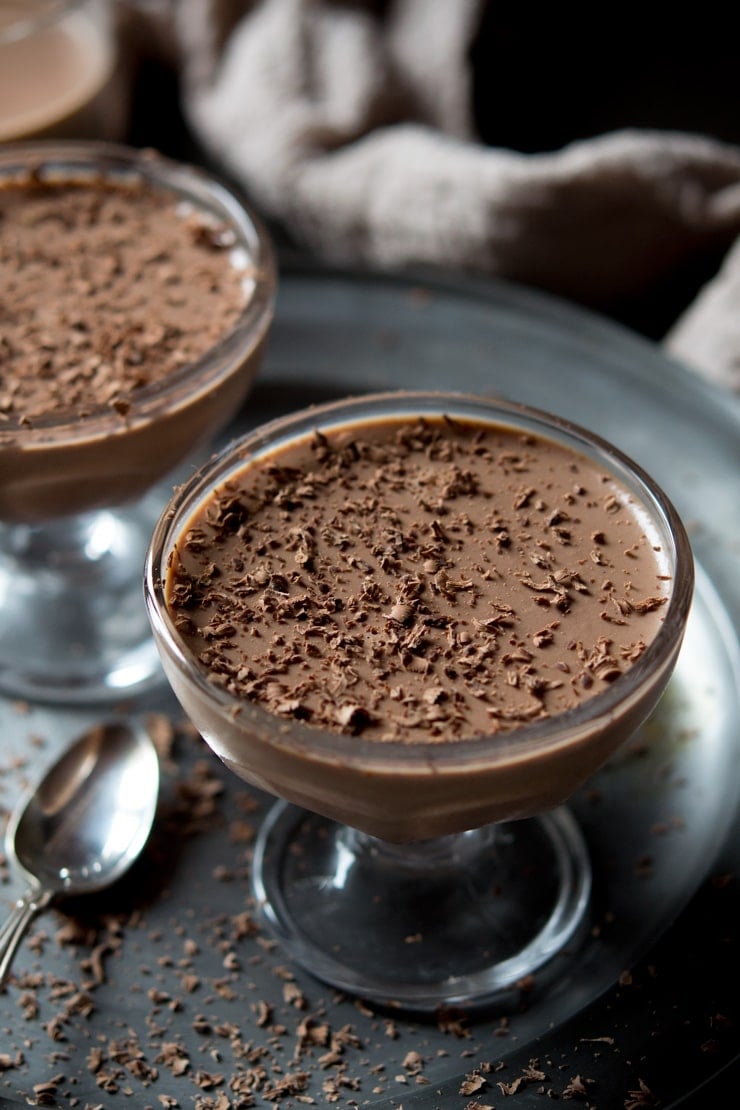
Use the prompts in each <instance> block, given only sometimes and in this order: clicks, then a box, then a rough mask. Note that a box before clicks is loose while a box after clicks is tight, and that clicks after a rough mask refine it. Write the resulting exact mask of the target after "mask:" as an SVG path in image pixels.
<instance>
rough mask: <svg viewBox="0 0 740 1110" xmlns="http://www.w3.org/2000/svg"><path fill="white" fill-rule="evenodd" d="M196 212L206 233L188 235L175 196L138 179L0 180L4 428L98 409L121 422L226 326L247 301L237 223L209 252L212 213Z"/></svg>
mask: <svg viewBox="0 0 740 1110" xmlns="http://www.w3.org/2000/svg"><path fill="white" fill-rule="evenodd" d="M189 219H190V221H191V222H192V223H193V224H195V225H199V226H200V227H201V229H202V234H199V235H197V236H193V235H190V234H183V231H184V230H186V224H185V221H184V219H183V216H182V215H181V213H180V211H179V204H178V201H177V198H175V197H174V196H173V194H171V193H170V192H168V191H165V190H159V189H154V188H152V187H151V186H148V185H146V184H144V183H143V181H142V182H141V183H138V184H131V183H126V184H121V185H118V184H116V183H115V182H114V181H113V180H112V179H111V180H105V181H104V180H102V179H96V180H94V181H93V182H91V183H89V182H86V183H81V182H77V183H75V182H72V183H69V182H66V183H65V182H53V181H51V180H46V179H44V180H43V181H42V182H41V183H39V184H38V185H33V184H32V182H31V181H30V180H29V181H27V182H18V181H17V180H16V181H12V182H9V183H6V184H4V185H3V186H2V187H0V222H2V228H3V234H2V237H0V267H2V270H3V278H4V287H5V288H6V290H7V296H6V297H5V307H6V309H7V311H6V313H5V316H4V319H3V340H2V362H3V375H2V383H1V392H0V426H2V425H3V424H5V425H10V426H12V425H14V424H17V425H19V426H28V425H31V424H33V422H34V421H35V420H36V419H37V418H39V417H42V416H44V415H48V414H49V413H63V414H74V415H75V416H77V417H82V416H84V415H86V414H87V413H88V412H89V411H90V410H91V409H92V408H93V407H94V406H96V405H100V406H109V407H110V408H112V409H113V410H114V411H115V412H116V413H118V414H119V415H120V416H121V419H122V421H125V420H126V419H127V417H128V414H129V412H130V409H131V405H132V400H133V398H134V397H135V396H136V394H137V393H139V392H140V391H141V390H142V389H143V388H144V387H146V386H147V385H149V384H150V383H152V382H156V381H158V380H160V379H162V378H163V377H165V376H167V375H169V374H172V373H174V372H175V371H177V370H179V369H180V368H181V367H182V366H183V365H184V364H186V363H189V362H192V361H194V360H195V359H197V358H199V357H200V356H201V355H203V354H204V353H205V351H206V350H208V349H209V348H210V347H212V346H213V344H214V343H215V342H216V341H217V340H218V339H219V338H220V337H221V336H222V335H224V334H226V333H227V332H228V331H230V330H231V328H232V327H233V325H234V323H235V322H236V320H237V318H238V316H239V314H240V313H241V311H242V310H243V307H244V305H245V303H246V299H247V296H246V294H245V284H244V273H243V272H240V270H239V269H238V268H237V267H236V266H235V265H234V262H233V261H232V257H231V248H230V247H227V246H226V239H228V237H229V233H230V229H228V228H226V227H220V228H219V229H218V237H219V242H222V243H223V245H221V246H220V247H218V249H214V246H213V242H212V236H213V234H214V231H215V229H214V228H213V227H211V226H210V217H208V220H209V222H206V217H205V216H203V217H201V216H200V215H198V214H196V213H193V214H192V215H191V216H190V217H189ZM231 234H233V233H231ZM224 235H225V236H226V239H224ZM185 274H187V280H184V276H185ZM28 305H38V306H42V307H40V308H39V309H38V310H37V311H33V312H32V311H30V310H29V309H28V308H27V306H28ZM153 305H155V306H156V311H153Z"/></svg>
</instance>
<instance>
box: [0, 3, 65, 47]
mask: <svg viewBox="0 0 740 1110" xmlns="http://www.w3.org/2000/svg"><path fill="white" fill-rule="evenodd" d="M84 5H85V0H48V4H47V6H46V7H42V8H39V9H38V10H37V11H36V12H35V13H34V12H31V13H30V14H29V13H28V12H26V13H21V14H19V15H18V17H17V18H16V19H14V20H13V22H12V23H9V24H8V25H7V26H6V27H5V28H1V27H0V46H4V45H7V44H9V43H14V42H20V41H21V40H22V39H25V38H29V37H30V36H31V35H35V34H36V33H37V32H38V31H43V30H44V28H45V27H51V26H53V25H54V24H55V23H57V22H58V21H59V20H61V19H65V18H66V17H67V16H68V15H69V14H70V13H71V12H73V11H74V10H75V8H82V7H84Z"/></svg>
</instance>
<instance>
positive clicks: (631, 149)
mask: <svg viewBox="0 0 740 1110" xmlns="http://www.w3.org/2000/svg"><path fill="white" fill-rule="evenodd" d="M480 11H481V0H455V2H454V3H450V2H449V0H391V2H387V3H382V2H380V0H344V2H339V0H261V2H260V0H179V2H178V3H176V4H175V5H174V6H172V8H171V16H172V19H173V26H174V28H175V32H176V35H177V41H178V43H179V51H180V59H179V64H180V67H181V72H182V82H183V104H184V111H185V114H186V117H187V119H188V121H189V123H190V125H191V127H192V128H193V130H194V132H195V134H196V135H197V137H198V139H199V140H200V142H201V143H202V145H203V146H204V148H205V149H206V150H207V151H208V152H209V154H210V155H211V156H212V157H213V158H215V159H216V160H217V161H218V162H220V163H221V164H222V165H223V166H224V167H225V168H226V169H227V170H228V171H229V172H230V173H231V174H232V175H233V176H234V177H235V178H236V179H237V180H239V181H240V182H241V183H242V185H243V186H244V187H245V189H246V190H247V192H248V193H249V194H250V195H251V197H252V199H253V200H254V202H255V203H256V204H257V205H258V206H259V207H260V208H261V209H262V210H263V212H264V213H265V214H266V215H268V216H270V217H272V218H274V219H275V220H277V221H279V222H280V224H282V225H283V226H284V228H285V229H287V231H288V232H289V233H290V234H291V235H292V236H293V237H294V238H295V239H296V240H297V241H298V242H300V243H301V244H303V245H304V246H306V247H308V248H311V249H312V250H313V251H314V252H316V253H317V254H318V255H320V256H321V257H323V258H325V259H327V260H330V261H332V262H338V263H342V264H349V265H362V266H368V265H369V266H372V267H385V268H389V267H394V268H398V267H413V266H414V265H419V264H423V265H425V266H429V265H434V266H442V267H444V268H446V269H450V268H453V269H460V270H467V271H475V272H479V273H483V274H489V275H497V276H499V277H503V278H508V279H513V280H515V281H517V282H521V283H524V284H527V285H531V286H537V287H540V288H543V289H546V290H549V291H551V292H554V293H556V294H559V295H561V296H563V297H566V298H569V299H572V300H575V301H578V302H581V303H583V304H587V305H590V306H594V307H597V308H604V307H608V306H609V305H610V304H612V303H615V302H619V301H620V300H624V299H626V298H634V297H640V296H642V295H645V296H649V294H650V291H651V290H652V289H654V288H655V287H657V286H658V285H659V283H660V282H661V281H664V280H665V279H666V277H669V276H670V274H671V272H672V271H674V270H676V269H677V268H681V267H683V266H685V265H686V264H687V263H688V262H691V260H692V259H695V258H696V259H699V258H702V257H705V256H706V255H707V253H708V252H714V253H715V254H717V255H718V256H719V257H721V256H722V254H724V255H725V262H724V265H723V266H722V268H721V269H720V271H719V272H718V273H717V274H716V276H715V277H714V278H713V279H711V280H710V281H709V283H708V284H707V285H706V286H705V287H704V288H703V289H701V291H700V292H699V295H698V296H697V298H696V299H695V300H694V302H693V303H692V304H691V305H690V306H689V308H688V309H687V310H686V311H685V312H684V313H683V314H682V315H681V317H680V318H679V319H677V320H676V321H675V323H674V324H673V326H672V328H671V329H670V331H669V332H668V334H667V335H666V337H665V340H664V342H665V346H666V348H667V349H668V351H669V352H670V353H672V354H673V355H675V356H677V357H679V358H680V359H681V360H682V361H684V362H685V363H687V364H689V365H691V366H693V367H694V368H695V369H696V370H697V371H698V372H699V373H701V374H703V375H704V376H706V377H707V378H709V379H712V380H713V381H715V382H719V383H722V384H723V385H725V386H728V387H730V388H733V389H735V390H738V391H740V313H738V311H737V308H738V305H740V239H739V238H738V237H739V236H740V149H736V148H734V147H732V146H729V145H727V144H723V143H720V142H718V141H714V140H711V139H707V138H702V137H699V136H694V135H689V134H679V133H674V132H638V131H623V132H617V133H611V134H606V135H603V136H600V137H598V138H595V139H590V140H586V141H581V142H574V143H573V144H572V145H569V146H567V147H565V148H564V149H562V150H560V151H557V152H555V153H547V154H534V155H524V154H519V153H516V152H513V151H510V150H503V149H493V148H490V147H486V146H484V145H483V144H482V143H480V142H479V141H477V140H476V136H475V134H474V132H473V121H472V109H471V88H470V81H471V74H470V63H469V61H468V58H467V51H468V47H469V45H470V42H471V39H472V37H473V34H474V32H475V28H476V26H477V20H478V19H479V17H480ZM502 110H505V106H502ZM736 240H737V242H736ZM733 244H735V245H734V246H733Z"/></svg>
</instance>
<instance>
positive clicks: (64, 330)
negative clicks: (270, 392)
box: [0, 142, 276, 702]
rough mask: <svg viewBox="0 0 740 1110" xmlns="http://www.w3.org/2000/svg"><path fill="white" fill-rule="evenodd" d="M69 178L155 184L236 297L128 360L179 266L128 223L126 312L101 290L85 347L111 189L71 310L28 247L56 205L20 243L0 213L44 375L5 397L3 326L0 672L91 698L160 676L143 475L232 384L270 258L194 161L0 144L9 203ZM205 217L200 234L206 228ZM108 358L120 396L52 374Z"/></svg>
mask: <svg viewBox="0 0 740 1110" xmlns="http://www.w3.org/2000/svg"><path fill="white" fill-rule="evenodd" d="M68 187H70V188H76V189H79V190H85V189H88V190H89V191H90V193H91V194H92V193H94V192H95V190H97V191H98V192H99V193H100V195H101V197H102V195H103V194H104V193H105V192H106V190H108V191H109V192H113V193H115V191H116V190H118V191H120V192H121V195H122V197H123V200H124V201H126V200H127V199H128V196H135V195H136V190H144V191H146V190H149V191H150V192H151V194H156V195H158V196H159V197H162V198H164V200H163V203H166V204H167V205H168V206H171V208H172V212H173V214H175V215H173V221H174V223H175V225H176V229H177V231H176V234H175V240H177V238H178V236H179V235H180V231H179V228H180V225H181V229H182V232H181V235H182V241H188V240H189V238H190V237H194V240H193V241H195V242H197V243H198V249H199V250H203V252H205V253H206V254H208V252H209V251H210V252H211V253H212V254H213V255H214V256H215V255H216V254H217V253H220V254H221V255H223V263H222V265H223V268H224V270H225V271H228V272H229V273H230V274H231V276H232V280H233V283H234V287H235V288H238V290H239V293H238V298H239V302H238V303H239V305H240V307H237V308H236V309H235V310H234V313H235V314H234V315H233V318H232V319H231V320H230V322H229V323H228V325H225V326H224V329H223V331H222V333H221V334H220V335H219V336H218V337H216V338H214V339H211V340H209V341H207V342H206V343H205V344H203V346H202V347H201V350H200V353H199V354H197V355H194V357H192V358H185V357H183V358H182V359H181V360H179V364H178V361H177V360H178V355H177V351H176V350H175V360H176V362H175V365H174V366H173V367H172V369H171V370H170V369H168V371H167V373H157V372H156V370H157V366H156V365H155V364H154V362H153V361H152V366H151V367H147V366H144V365H140V364H141V362H142V357H143V356H142V354H141V348H142V344H143V345H144V346H146V344H147V343H148V342H149V340H147V333H149V335H150V336H151V337H152V338H151V342H152V351H154V352H156V350H157V347H156V342H157V341H158V337H161V336H166V334H167V326H166V321H165V320H163V319H162V314H161V313H160V311H159V307H158V303H157V290H159V291H160V295H161V296H162V297H164V295H165V293H166V295H167V296H168V297H170V296H171V297H174V296H176V295H181V293H182V290H183V288H184V285H183V283H187V282H188V280H189V275H188V274H187V273H175V272H172V271H174V267H173V266H172V265H171V264H170V265H169V271H168V273H167V274H165V269H166V267H167V258H166V257H161V256H158V255H157V244H156V243H153V242H150V241H141V238H142V234H141V230H140V229H138V230H136V229H135V230H134V232H132V233H131V242H132V244H133V249H135V250H137V251H139V252H140V254H141V255H142V256H146V257H144V258H143V262H142V265H141V268H140V272H138V273H135V274H134V275H133V276H132V277H131V280H130V282H129V285H130V287H131V288H130V290H129V291H127V301H128V300H131V301H132V302H134V301H135V302H136V305H137V312H138V313H139V316H137V317H136V318H134V316H133V315H130V314H129V309H128V307H127V303H125V304H124V303H121V304H118V303H117V302H115V299H112V297H111V295H109V296H108V298H107V301H106V310H107V306H108V305H110V306H111V308H112V310H113V311H118V313H119V316H120V321H121V322H120V327H119V326H118V325H116V328H113V327H111V326H109V325H105V326H108V327H109V332H110V333H109V334H103V335H102V337H101V341H100V345H99V349H97V347H96V341H95V342H94V341H90V340H89V339H88V337H89V336H90V335H91V334H93V333H94V332H95V328H96V326H97V325H96V318H97V308H96V307H95V306H93V305H91V304H90V302H89V299H88V298H89V295H90V289H91V288H92V287H93V285H94V283H95V281H96V279H97V277H98V275H99V274H101V275H105V278H106V280H107V279H108V278H109V277H110V276H111V275H114V276H119V275H120V273H121V266H122V262H121V258H122V257H123V252H124V247H122V246H120V243H121V242H122V236H123V235H124V234H125V232H126V228H125V219H126V216H125V211H126V208H127V204H124V203H121V204H120V205H119V209H120V211H119V212H118V213H117V216H116V219H117V221H118V224H119V226H116V227H114V228H112V233H111V236H110V246H109V250H106V251H103V250H102V249H99V253H96V250H95V248H88V254H89V255H90V257H89V258H87V260H86V261H85V265H86V266H87V267H88V272H87V273H88V276H87V279H86V280H85V281H81V282H80V288H79V291H78V295H77V302H76V308H75V311H74V313H73V314H72V315H73V317H74V318H73V319H69V318H67V319H64V318H63V313H62V311H61V309H60V307H59V306H60V304H61V302H62V291H61V290H60V289H59V277H58V274H59V273H60V272H62V271H63V268H61V269H57V267H56V265H55V260H54V259H51V260H50V261H49V260H47V261H46V262H44V260H43V259H41V258H40V257H37V256H36V255H37V254H38V253H39V252H41V253H44V252H48V251H50V250H53V248H51V247H49V246H48V245H47V244H48V243H51V242H53V241H54V240H53V238H51V236H53V234H54V233H55V230H56V228H57V227H60V226H62V223H63V216H62V214H61V213H59V212H57V213H56V214H55V213H54V212H50V213H47V214H46V216H45V217H44V218H45V219H46V220H47V224H46V225H45V226H46V227H47V228H48V229H49V231H48V232H47V234H46V237H45V241H44V240H42V242H41V245H40V246H36V247H29V248H27V247H26V246H25V240H24V238H23V235H24V228H23V226H22V225H23V218H22V217H21V219H20V220H19V221H17V222H16V224H15V225H14V226H15V227H16V229H17V230H16V232H15V234H17V238H18V242H17V245H16V246H15V247H14V246H13V240H12V239H10V238H9V236H10V235H11V234H14V232H13V231H12V229H11V226H10V225H11V221H10V220H4V221H3V225H2V227H1V228H0V245H1V246H3V247H4V254H3V264H4V266H7V271H8V276H7V280H6V281H5V289H4V294H5V295H6V310H7V312H8V317H7V319H8V321H11V320H13V321H14V322H16V321H18V322H20V325H21V326H27V327H28V328H29V329H32V330H31V331H29V333H28V341H27V342H26V344H25V347H26V348H27V351H26V354H25V355H24V356H22V357H25V358H27V360H28V362H29V363H30V364H31V365H30V369H29V371H28V375H29V377H28V380H29V382H30V381H33V383H34V388H38V387H40V386H43V385H44V381H45V379H48V385H49V391H50V397H53V404H52V403H51V402H50V404H49V411H48V412H45V411H44V409H43V403H41V404H38V405H37V408H38V411H37V412H33V413H32V415H31V416H30V417H29V416H28V415H27V414H26V411H25V410H24V409H23V407H22V404H23V402H17V403H15V402H14V394H13V389H14V385H15V387H16V388H19V389H20V390H21V391H22V389H23V388H24V382H23V376H24V374H25V373H26V371H25V370H22V369H20V370H19V369H14V365H15V362H17V360H18V359H19V358H20V357H21V356H20V355H19V354H18V352H19V351H20V350H21V349H22V346H23V344H21V343H19V344H18V346H17V349H16V350H14V349H13V344H12V343H11V346H10V347H8V348H6V350H5V351H4V352H3V362H2V365H0V621H1V622H2V628H3V631H2V638H1V640H0V689H1V690H2V691H3V692H5V693H7V694H9V695H12V696H18V697H28V698H31V699H37V700H50V701H59V702H90V701H95V700H99V699H104V698H109V697H121V696H123V695H125V694H128V693H131V692H134V691H136V690H139V689H141V688H143V687H144V686H146V685H147V684H148V683H150V682H152V681H153V680H155V679H158V678H159V676H161V668H160V666H159V661H158V656H157V652H156V649H155V648H154V645H153V642H152V639H151V634H150V630H149V624H148V621H147V618H146V613H145V611H144V608H143V606H142V604H141V566H142V563H143V559H144V553H145V550H146V546H147V542H148V539H149V537H150V535H151V530H152V527H153V525H154V521H155V519H156V517H157V515H158V513H159V511H160V510H161V506H162V503H163V501H164V500H166V498H167V496H168V495H169V491H168V492H167V494H165V495H160V496H156V493H155V492H152V491H154V490H155V487H156V484H157V483H158V482H161V481H163V480H164V479H165V478H166V477H167V476H168V475H169V474H170V473H171V472H173V470H174V468H175V467H177V466H178V465H180V464H181V463H182V462H183V461H184V460H185V459H187V458H188V457H190V456H191V455H192V454H193V453H194V452H195V451H196V450H197V449H199V448H200V447H203V446H204V445H205V444H207V443H208V442H209V441H210V440H211V439H212V437H213V436H214V435H215V434H216V433H217V432H218V431H220V430H221V429H222V428H223V426H224V425H225V424H226V423H227V422H228V421H229V420H230V419H231V418H232V417H233V416H234V415H235V413H236V411H237V410H238V408H239V406H240V405H241V403H242V401H243V400H244V398H245V396H246V394H247V392H248V390H249V388H250V386H251V383H252V381H253V378H254V376H255V374H256V372H257V369H258V366H259V363H260V358H261V354H262V351H263V347H264V341H265V338H266V336H267V333H268V330H269V327H270V324H271V321H272V315H273V306H274V296H275V289H276V272H275V264H274V258H273V251H272V247H271V244H270V241H269V238H268V236H267V234H266V232H265V231H264V230H263V228H262V226H261V224H260V222H259V221H258V220H257V219H256V218H255V217H254V215H253V214H252V213H251V211H250V210H249V209H248V208H247V207H245V205H244V204H243V203H242V202H241V201H240V200H239V199H238V198H237V197H236V195H235V194H233V193H232V192H231V191H230V190H229V189H227V188H226V187H224V186H223V185H222V184H221V183H220V182H218V181H217V180H216V179H215V178H213V177H211V176H210V175H209V174H207V173H205V172H203V171H201V170H199V169H196V168H193V167H190V166H186V165H183V164H180V163H176V162H173V161H170V160H169V159H166V158H164V157H162V156H159V155H157V154H155V153H153V152H151V151H149V152H145V151H137V150H134V149H130V148H126V147H120V146H113V145H109V144H100V143H87V142H79V143H77V142H60V143H57V142H35V143H19V144H15V145H8V146H6V147H5V148H3V150H2V151H0V199H2V190H4V189H5V190H7V192H8V195H9V196H10V195H11V194H12V198H16V194H17V195H18V197H21V199H20V200H18V199H16V200H15V201H13V199H12V198H11V203H13V202H15V203H17V204H21V203H22V196H21V192H22V190H24V189H27V190H28V195H29V197H31V198H34V197H39V196H40V197H42V199H43V195H44V190H46V191H47V192H48V191H51V190H53V189H55V188H57V189H64V188H68ZM133 210H134V211H135V210H136V205H133ZM57 220H58V221H59V223H57V224H55V221H57ZM101 220H102V217H101V216H100V215H99V209H97V208H96V203H95V198H94V197H93V198H92V199H91V203H90V204H89V208H88V209H87V210H85V211H84V212H83V216H82V217H81V223H82V224H83V225H84V223H85V222H86V221H89V226H90V227H91V228H93V229H95V230H96V233H97V230H98V229H99V225H100V223H101ZM171 222H172V221H171ZM82 231H84V226H83V227H82V228H81V233H82ZM211 234H212V235H213V237H214V239H213V243H210V242H209V241H206V240H208V236H209V235H211ZM198 236H201V237H202V241H201V240H199V239H198V238H197V237H198ZM3 237H4V238H5V242H3ZM14 250H17V251H18V257H21V256H23V257H26V262H25V263H24V264H23V266H20V265H16V263H15V262H14V260H13V259H14V255H13V252H14ZM80 251H82V248H80ZM34 252H35V253H34ZM16 270H17V274H16ZM160 271H161V273H162V279H161V280H159V279H158V278H157V277H156V275H157V274H159V273H160ZM150 273H153V274H154V275H155V276H154V277H152V278H151V279H149V280H150V285H149V286H147V289H148V292H146V293H145V292H144V291H143V286H142V284H141V283H142V281H143V278H142V274H146V275H147V276H148V275H149V274H150ZM28 274H33V275H37V276H36V277H34V280H36V281H37V283H41V282H42V281H47V280H48V285H49V288H48V290H47V291H46V292H45V293H44V291H43V288H42V287H41V285H40V284H39V288H38V290H37V292H36V293H34V292H33V290H32V291H31V292H30V293H29V292H28V288H29V281H30V280H31V279H27V275H28ZM16 277H17V280H16ZM101 280H102V279H101ZM24 283H25V284H24ZM55 283H56V284H55ZM201 285H202V282H201ZM152 290H153V292H152ZM63 292H64V294H65V295H66V294H67V293H68V292H69V291H68V290H64V291H63ZM129 293H130V296H129ZM214 295H215V296H216V298H217V299H218V292H216V293H215V294H214ZM14 297H15V301H14V300H13V298H14ZM24 298H25V299H24ZM29 300H30V301H31V303H26V302H28V301H29ZM16 301H17V302H18V303H16ZM171 303H174V302H171ZM24 321H25V325H24ZM137 329H138V330H137ZM173 334H174V332H173ZM138 336H142V337H143V338H142V339H139V338H137V337H138ZM45 337H46V338H45ZM4 338H5V336H4ZM45 343H48V344H49V347H48V349H45V346H44V344H45ZM70 351H71V352H72V355H71V356H68V354H67V352H70ZM57 352H59V357H60V358H62V359H65V360H66V362H65V366H67V369H66V371H65V372H66V373H67V374H69V375H70V378H69V379H68V380H69V382H70V384H69V385H65V384H64V381H62V380H60V379H59V378H58V377H56V371H52V370H51V369H49V368H48V367H47V366H46V365H45V362H44V360H45V359H46V362H47V363H48V366H49V367H51V365H52V357H56V353H57ZM148 357H149V358H150V359H151V360H154V359H156V358H157V357H160V356H157V354H156V353H153V354H152V355H150V356H148ZM161 357H162V358H163V356H161ZM115 359H122V360H123V363H125V365H126V367H127V372H131V371H133V373H134V374H136V373H140V376H141V381H140V382H137V383H136V387H135V388H132V389H131V391H130V392H129V393H128V394H126V395H125V396H124V397H123V398H122V399H120V398H118V397H116V396H105V395H104V396H102V397H101V399H100V400H99V401H95V400H93V402H87V403H86V404H85V405H84V406H83V405H81V404H80V403H77V404H76V405H73V404H72V403H71V402H70V403H69V404H68V405H67V403H66V399H65V390H67V391H70V393H69V395H70V396H71V390H72V388H73V385H72V383H73V382H74V375H75V374H78V373H79V375H80V376H81V375H82V374H83V373H84V372H87V371H88V368H92V369H91V370H90V371H89V372H90V373H91V374H92V373H97V370H96V369H95V368H96V367H98V366H102V367H103V369H105V366H106V364H108V363H113V361H114V360H115ZM14 360H15V361H14ZM75 360H76V361H75ZM137 366H138V369H137ZM14 374H15V375H16V377H15V379H14V377H13V375H14ZM147 498H149V500H147Z"/></svg>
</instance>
